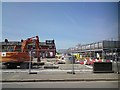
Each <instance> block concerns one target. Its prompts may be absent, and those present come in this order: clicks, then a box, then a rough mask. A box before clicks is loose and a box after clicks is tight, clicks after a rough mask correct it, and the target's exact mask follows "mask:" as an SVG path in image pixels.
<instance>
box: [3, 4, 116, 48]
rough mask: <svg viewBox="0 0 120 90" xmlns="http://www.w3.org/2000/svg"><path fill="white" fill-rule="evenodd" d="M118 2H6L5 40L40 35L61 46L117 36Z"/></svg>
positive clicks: (4, 5)
mask: <svg viewBox="0 0 120 90" xmlns="http://www.w3.org/2000/svg"><path fill="white" fill-rule="evenodd" d="M117 30H118V7H117V3H116V2H3V3H2V40H3V41H4V39H6V38H7V39H8V40H9V41H13V40H14V41H20V40H21V39H27V38H30V37H33V36H36V35H38V36H39V38H40V41H41V42H44V41H45V40H47V39H54V40H55V43H56V48H57V49H68V48H70V47H74V46H75V45H77V44H78V43H80V44H88V43H92V42H97V41H101V40H108V39H112V38H113V39H116V38H117V37H118V36H117V33H118V31H117Z"/></svg>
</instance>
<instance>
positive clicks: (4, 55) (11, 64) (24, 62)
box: [0, 36, 40, 69]
mask: <svg viewBox="0 0 120 90" xmlns="http://www.w3.org/2000/svg"><path fill="white" fill-rule="evenodd" d="M29 44H32V46H33V45H34V44H35V49H33V48H31V49H28V45H29ZM33 50H34V51H35V52H36V53H35V54H36V56H37V62H40V48H39V37H38V36H35V37H31V38H28V39H26V40H23V41H22V45H21V51H20V52H18V51H17V46H14V50H13V51H12V52H9V51H8V52H0V62H2V65H4V66H6V67H7V68H17V66H20V68H21V69H27V68H29V62H30V58H31V55H30V51H31V52H32V51H33Z"/></svg>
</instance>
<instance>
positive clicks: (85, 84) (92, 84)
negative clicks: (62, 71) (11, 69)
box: [2, 81, 118, 88]
mask: <svg viewBox="0 0 120 90" xmlns="http://www.w3.org/2000/svg"><path fill="white" fill-rule="evenodd" d="M2 88H118V82H117V81H81V82H80V81H78V82H14V83H11V82H10V83H2Z"/></svg>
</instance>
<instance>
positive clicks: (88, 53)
mask: <svg viewBox="0 0 120 90" xmlns="http://www.w3.org/2000/svg"><path fill="white" fill-rule="evenodd" d="M67 52H69V53H70V52H71V53H80V54H81V55H82V56H83V57H91V58H99V59H105V60H107V59H111V60H113V59H114V58H115V57H118V55H119V53H120V41H107V40H104V41H100V42H95V43H90V44H85V45H80V46H79V47H77V49H76V47H75V48H74V49H73V48H72V49H71V48H70V49H68V50H67Z"/></svg>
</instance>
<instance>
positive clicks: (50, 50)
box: [0, 40, 56, 58]
mask: <svg viewBox="0 0 120 90" xmlns="http://www.w3.org/2000/svg"><path fill="white" fill-rule="evenodd" d="M0 45H1V46H2V49H1V51H2V52H8V51H13V50H14V46H16V47H17V51H19V52H20V51H21V45H22V42H19V41H7V40H5V42H0ZM31 47H35V45H34V44H29V45H28V50H30V48H31ZM39 47H40V55H41V57H43V58H54V57H55V54H56V45H55V41H54V40H46V41H45V42H39Z"/></svg>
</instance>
